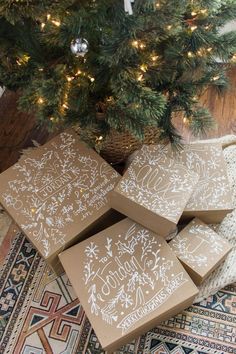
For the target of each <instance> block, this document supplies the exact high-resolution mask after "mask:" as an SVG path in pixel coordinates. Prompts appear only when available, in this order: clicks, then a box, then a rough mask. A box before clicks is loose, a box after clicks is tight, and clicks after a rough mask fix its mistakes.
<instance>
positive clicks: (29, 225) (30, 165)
mask: <svg viewBox="0 0 236 354" xmlns="http://www.w3.org/2000/svg"><path fill="white" fill-rule="evenodd" d="M119 178H120V176H119V175H118V173H117V172H116V171H115V170H114V169H113V168H112V167H111V166H110V165H109V164H108V163H106V162H105V161H104V160H103V159H102V158H101V157H100V156H99V155H98V154H97V153H96V152H95V151H93V150H92V149H90V148H88V147H87V146H86V145H85V144H83V143H82V142H80V140H79V137H78V135H77V134H76V133H74V132H73V131H72V130H68V131H66V132H64V133H61V134H60V135H58V136H57V137H56V138H54V139H52V140H51V141H50V142H48V143H47V144H45V145H44V146H41V147H39V148H37V149H35V150H34V151H32V152H31V153H30V154H28V155H27V156H25V157H22V158H21V159H20V161H19V162H18V163H16V164H15V165H14V166H12V167H10V168H9V169H8V170H6V171H5V172H3V173H2V174H1V175H0V202H1V203H2V205H3V206H4V208H5V209H6V210H7V211H8V212H9V214H10V215H11V217H12V218H13V219H14V220H15V222H16V223H17V224H18V225H19V227H20V228H21V229H22V230H23V232H24V233H25V234H26V236H27V237H28V238H29V240H30V241H31V242H32V243H33V244H34V246H35V248H36V249H37V250H38V251H39V253H40V254H41V255H42V256H43V257H44V258H45V259H46V261H47V262H48V263H49V264H50V265H51V266H52V267H53V268H54V270H56V271H57V272H60V269H61V266H60V264H59V262H58V257H57V255H58V253H59V252H61V251H62V250H63V249H65V248H66V247H68V246H71V245H72V244H73V243H75V242H77V241H79V240H81V239H84V238H85V237H86V235H88V234H89V233H92V232H93V233H94V232H97V231H95V230H97V228H99V227H100V229H101V227H102V226H101V225H102V223H105V222H106V219H107V218H108V216H109V215H110V209H111V208H110V206H109V204H108V200H107V194H108V192H110V191H111V190H112V189H113V188H114V185H115V184H116V182H117V181H118V180H119ZM104 227H105V224H104Z"/></svg>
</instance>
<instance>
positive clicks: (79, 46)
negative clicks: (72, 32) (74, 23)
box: [70, 38, 89, 57]
mask: <svg viewBox="0 0 236 354" xmlns="http://www.w3.org/2000/svg"><path fill="white" fill-rule="evenodd" d="M88 48H89V43H88V41H87V40H86V39H84V38H76V39H73V40H72V41H71V44H70V49H71V52H72V53H73V54H75V56H76V57H84V56H85V54H86V53H88Z"/></svg>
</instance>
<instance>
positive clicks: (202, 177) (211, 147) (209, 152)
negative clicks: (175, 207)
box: [171, 143, 233, 224]
mask: <svg viewBox="0 0 236 354" xmlns="http://www.w3.org/2000/svg"><path fill="white" fill-rule="evenodd" d="M171 156H172V157H173V154H171ZM175 158H176V159H177V160H178V161H179V162H180V163H183V164H185V166H186V167H187V168H188V169H189V170H191V171H194V172H196V173H197V174H198V175H199V181H198V183H197V184H196V186H195V189H194V191H193V193H192V195H191V198H190V199H189V201H188V203H187V205H186V207H185V209H184V213H183V218H185V219H187V218H188V219H191V218H193V217H198V218H200V219H201V220H203V221H204V222H206V223H207V224H210V223H219V222H220V221H221V220H222V219H223V218H224V217H225V216H226V214H227V213H229V212H231V211H232V208H233V204H232V191H231V188H230V184H229V180H228V176H227V168H226V163H225V160H224V156H223V152H222V147H221V144H219V143H206V144H205V143H204V144H203V143H196V144H186V145H184V146H183V150H180V151H179V153H178V154H175Z"/></svg>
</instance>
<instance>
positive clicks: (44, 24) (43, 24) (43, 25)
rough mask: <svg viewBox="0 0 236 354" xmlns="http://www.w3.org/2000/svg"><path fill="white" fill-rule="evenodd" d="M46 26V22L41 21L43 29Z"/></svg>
mask: <svg viewBox="0 0 236 354" xmlns="http://www.w3.org/2000/svg"><path fill="white" fill-rule="evenodd" d="M45 26H46V23H44V22H42V23H41V29H42V30H43V29H44V27H45Z"/></svg>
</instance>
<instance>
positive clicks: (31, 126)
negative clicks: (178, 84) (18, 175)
mask: <svg viewBox="0 0 236 354" xmlns="http://www.w3.org/2000/svg"><path fill="white" fill-rule="evenodd" d="M229 78H230V83H231V85H230V88H229V89H228V90H227V92H225V93H224V94H223V95H222V96H218V95H217V93H216V92H215V91H214V90H208V91H207V92H206V93H205V94H204V96H203V97H202V103H203V104H204V106H206V107H208V108H209V109H210V111H211V112H212V115H213V117H214V118H215V120H216V123H217V127H216V128H215V129H213V130H211V131H209V133H208V135H207V137H218V136H223V135H225V134H236V68H234V69H232V70H231V71H230V72H229ZM17 98H18V96H17V94H16V93H13V92H5V93H4V95H3V96H2V98H1V99H0V172H2V171H4V170H5V169H7V168H8V167H10V166H11V165H13V164H14V163H15V162H16V161H17V160H18V158H19V156H20V152H21V150H22V149H25V148H27V147H29V146H33V143H32V140H36V141H37V142H39V143H40V144H43V143H45V142H46V141H47V140H48V139H49V137H50V134H49V133H48V132H47V130H46V128H43V127H41V128H37V125H36V122H35V119H34V117H33V115H29V114H25V113H21V112H18V111H17ZM177 125H178V129H179V130H180V131H181V132H182V134H183V135H184V137H185V139H186V140H187V141H189V140H192V139H193V137H191V136H190V134H189V132H188V129H187V127H186V126H184V124H183V123H182V120H181V121H179V122H178V123H177Z"/></svg>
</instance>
